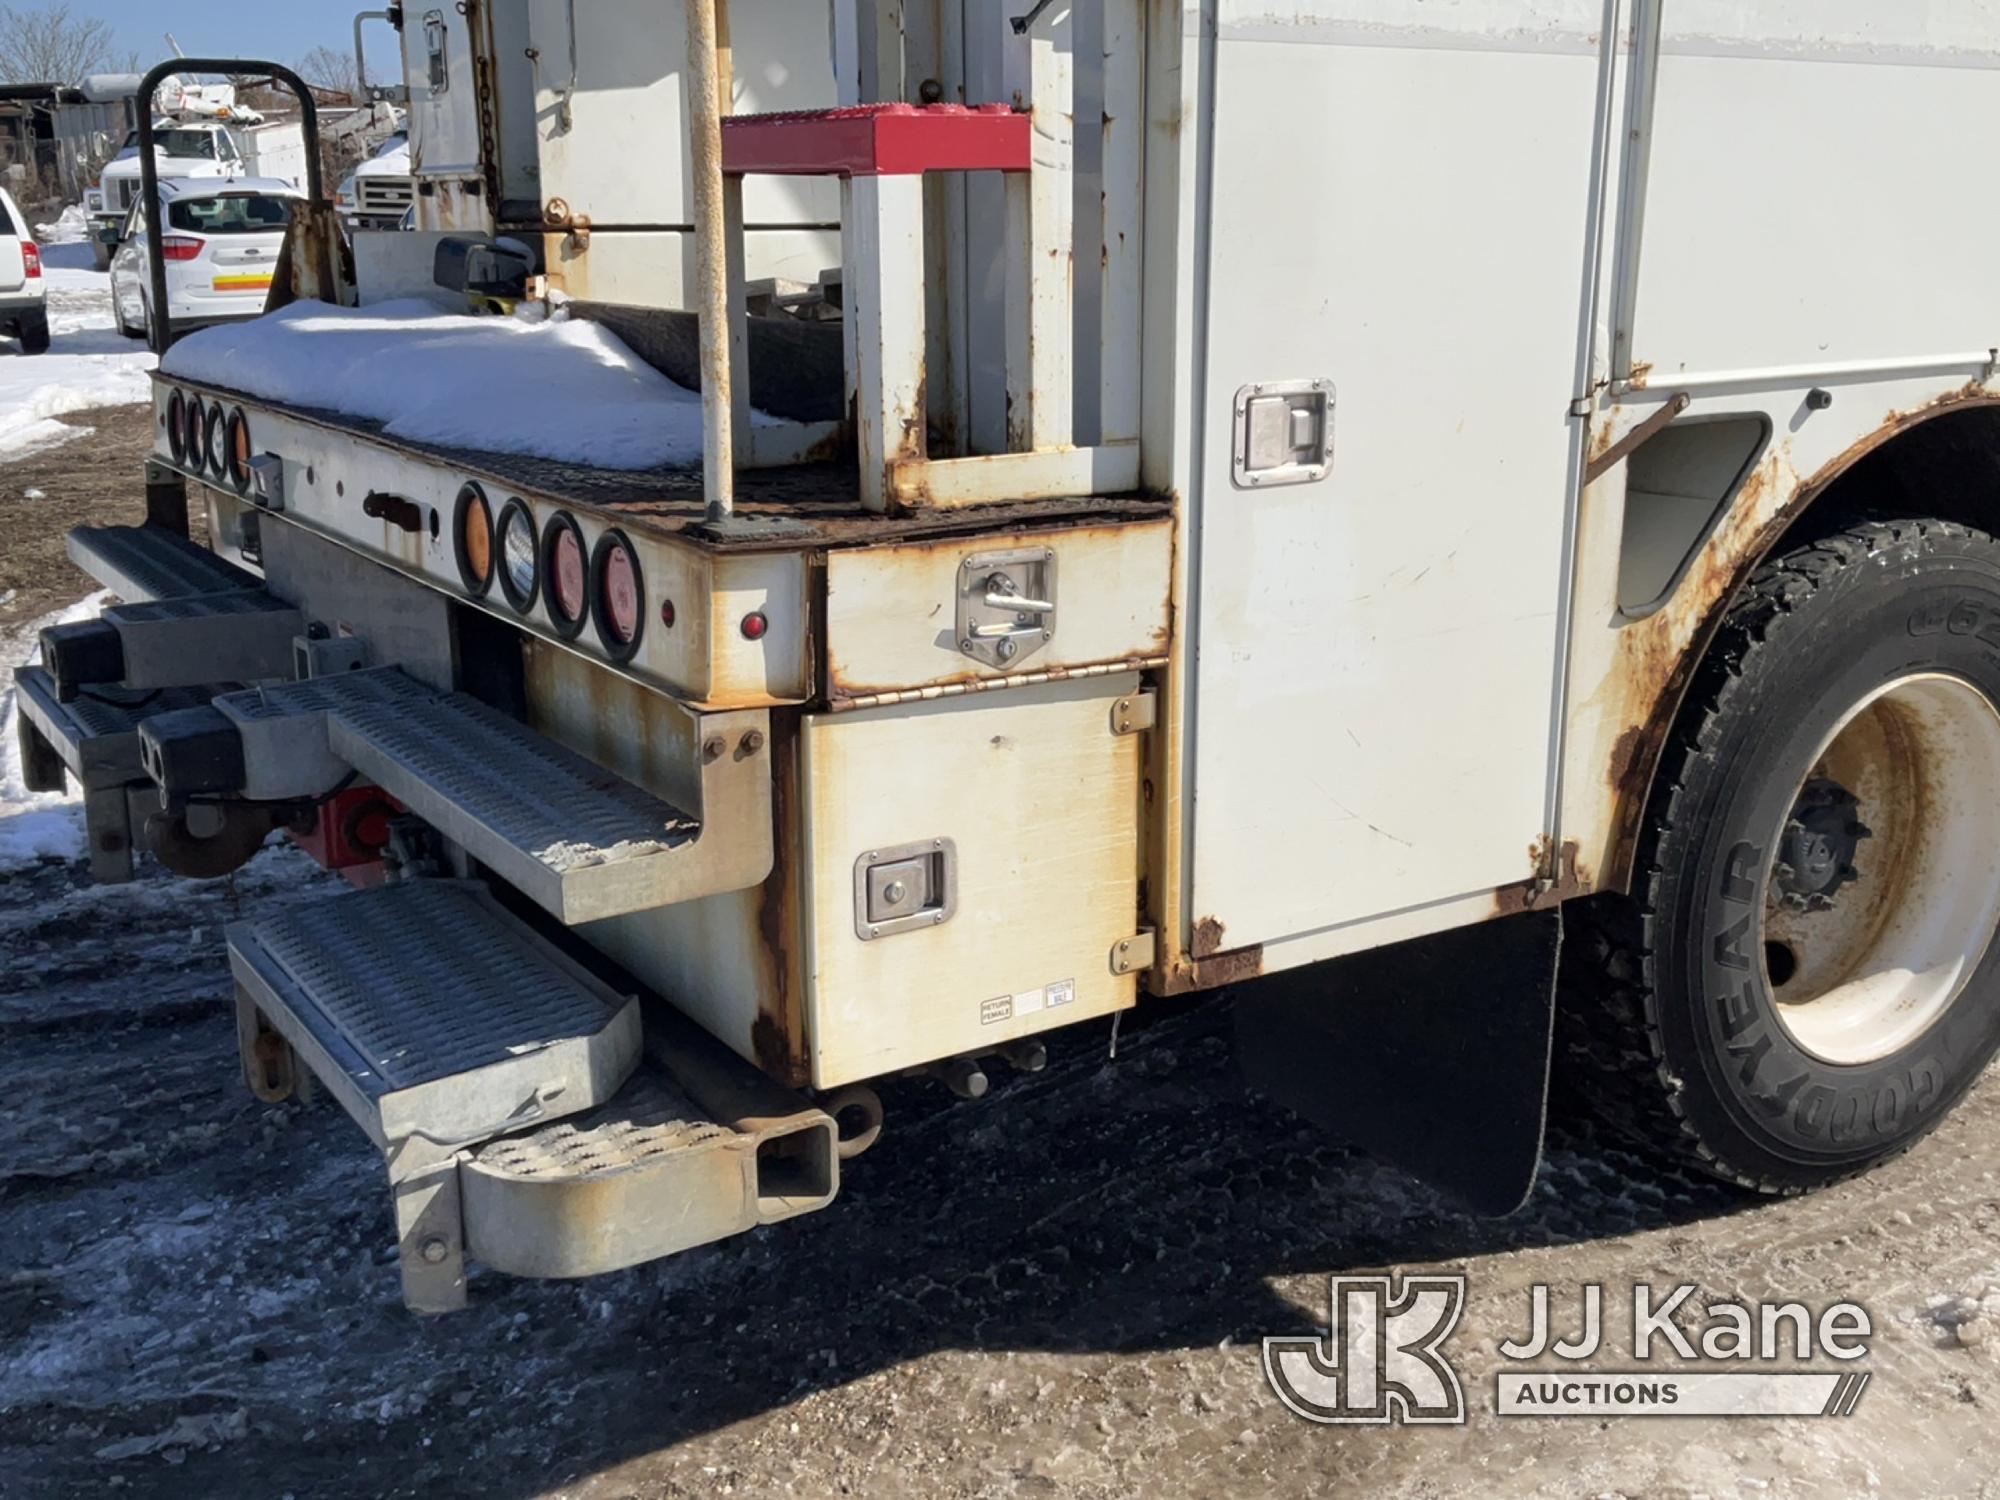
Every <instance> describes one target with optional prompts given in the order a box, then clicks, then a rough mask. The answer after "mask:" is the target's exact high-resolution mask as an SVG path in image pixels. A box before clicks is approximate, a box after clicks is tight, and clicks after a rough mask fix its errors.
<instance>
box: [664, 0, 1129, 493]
mask: <svg viewBox="0 0 2000 1500" xmlns="http://www.w3.org/2000/svg"><path fill="white" fill-rule="evenodd" d="M686 3H687V7H688V48H689V57H688V65H689V87H688V90H687V96H688V101H689V103H688V108H689V112H690V119H689V132H688V134H689V140H690V143H691V146H690V155H691V161H692V167H693V174H694V182H695V194H694V199H695V217H696V240H697V245H698V252H697V259H698V265H699V270H698V273H697V278H696V282H697V288H698V295H697V301H698V304H699V305H698V307H697V309H696V311H697V313H698V315H699V317H700V320H701V325H702V340H701V342H702V376H703V403H704V409H705V413H706V417H707V425H706V434H707V448H706V453H705V465H704V473H705V487H706V492H707V496H708V502H709V522H710V524H711V525H712V526H727V525H730V524H732V522H731V517H732V513H733V472H734V470H735V469H736V468H739V467H748V466H750V465H751V464H753V463H756V462H759V461H761V460H760V459H759V457H758V456H757V455H758V453H759V452H760V451H761V452H776V453H782V452H784V451H786V450H787V444H786V443H785V442H784V441H783V440H782V439H780V440H778V441H776V442H773V441H771V440H770V439H768V438H767V439H766V440H765V441H764V442H762V443H758V444H753V443H752V442H751V440H750V432H751V427H750V423H751V416H750V410H749V393H748V335H747V311H746V301H747V291H748V289H747V286H746V282H745V275H744V259H745V257H744V218H743V192H742V183H743V179H744V178H745V177H748V176H753V175H783V176H822V177H835V178H838V179H839V180H840V183H841V211H842V230H843V235H842V239H843V251H842V297H843V302H844V328H845V345H846V361H845V362H846V383H845V395H846V404H847V409H848V410H849V411H850V412H851V413H852V421H853V429H854V430H853V434H852V435H853V439H854V447H855V450H856V451H857V453H858V461H859V465H860V482H861V496H862V502H863V504H864V505H865V506H866V507H867V508H868V509H869V510H871V511H874V512H877V513H883V514H896V513H906V512H909V511H917V510H926V509H947V508H954V507H962V506H974V505H981V504H993V503H1009V502H1019V501H1024V500H1047V499H1063V498H1071V497H1081V496H1093V495H1110V494H1120V493H1126V492H1129V491H1132V490H1135V489H1137V488H1138V487H1139V480H1140V452H1139V410H1140V400H1139V385H1140V299H1141V290H1142V289H1141V285H1140V280H1141V269H1142V256H1141V248H1140V243H1139V242H1140V231H1141V224H1142V210H1143V203H1142V198H1143V185H1142V177H1143V171H1144V160H1143V141H1142V124H1143V121H1144V119H1145V97H1144V94H1145V85H1144V78H1145V34H1146V28H1145V15H1144V5H1143V0H1099V3H1095V4H1091V5H1089V6H1088V7H1086V6H1085V5H1083V4H1061V5H1055V6H1043V7H1034V8H1032V9H1031V10H1030V11H1029V12H1028V13H1027V14H1026V15H1024V16H1021V17H1016V16H1013V15H1012V14H1011V12H1012V11H1013V10H1014V9H1018V8H1019V7H1013V6H993V5H991V4H989V3H985V0H834V18H835V53H836V68H837V71H838V75H839V80H840V89H841V99H842V103H841V106H840V107H838V108H835V109H830V110H816V111H806V112H798V113H791V114H782V115H745V116H736V115H731V114H729V113H728V112H727V101H728V99H729V96H730V82H729V76H730V67H731V64H730V57H729V40H728V38H729V28H728V3H727V0H686ZM1086 11H1087V13H1086ZM975 18H976V19H975ZM1017 22H1025V25H1022V26H1020V27H1019V29H1017V26H1016V23H1017ZM1086 23H1087V24H1086ZM1083 31H1087V32H1088V34H1089V38H1090V42H1089V46H1088V47H1087V49H1086V51H1087V53H1088V54H1089V55H1088V56H1087V57H1086V58H1085V59H1084V62H1085V64H1086V66H1084V67H1083V68H1081V69H1080V68H1079V66H1078V63H1079V58H1078V45H1079V41H1080V40H1081V37H1080V32H1083ZM975 59H977V60H981V61H983V64H984V67H983V74H984V75H985V76H987V77H989V78H997V82H998V88H997V89H990V90H988V92H994V93H997V94H998V95H999V97H997V98H991V99H979V98H978V97H977V96H978V94H979V93H980V92H981V90H979V89H978V88H975V87H974V86H973V85H972V84H971V83H970V81H969V77H970V75H971V74H972V72H973V71H974V63H975ZM912 93H914V94H916V95H917V96H919V97H920V98H921V99H923V100H924V101H925V102H922V103H917V102H912V101H911V100H910V99H908V98H906V97H904V96H905V95H906V94H912ZM938 95H942V96H943V97H942V98H936V97H935V96H938ZM1080 103H1088V104H1094V105H1096V106H1097V108H1096V109H1095V110H1094V113H1095V115H1096V116H1098V117H1100V118H1101V121H1102V125H1101V133H1098V134H1095V135H1093V136H1092V137H1091V138H1090V139H1089V140H1088V141H1087V145H1088V146H1089V148H1090V149H1089V150H1088V152H1087V153H1079V151H1078V149H1077V146H1078V142H1077V140H1076V139H1075V134H1074V130H1073V120H1074V118H1075V117H1076V116H1077V111H1078V107H1079V104H1080ZM1086 117H1087V116H1086ZM1080 155H1081V156H1087V158H1088V160H1087V162H1086V163H1084V166H1085V167H1086V170H1085V171H1083V172H1082V173H1081V174H1080V173H1079V159H1080ZM975 178H976V179H985V180H986V182H991V181H993V180H995V179H997V182H998V183H999V185H1000V186H999V192H998V194H997V202H996V194H995V193H994V191H993V188H992V187H991V186H987V185H984V183H982V185H980V186H978V187H974V186H972V185H971V181H970V179H975ZM1093 189H1094V191H1093ZM1080 210H1086V211H1082V212H1080ZM1093 240H1094V241H1097V243H1094V244H1093V243H1090V241H1093ZM996 242H997V243H998V245H999V246H1000V249H999V255H998V266H997V267H993V266H982V267H980V268H979V270H980V272H981V273H982V274H973V268H972V261H973V259H974V258H975V257H977V256H980V255H983V254H986V253H988V250H987V247H988V246H991V245H993V244H995V243H996ZM995 269H998V270H999V271H1000V273H1001V274H1000V275H998V276H997V277H996V276H994V275H992V274H990V273H991V272H992V271H993V270H995ZM1093 271H1094V272H1095V274H1092V273H1093ZM996 283H997V295H995V293H994V290H993V288H994V286H995V284H996ZM975 287H977V288H979V291H978V292H977V294H975V292H974V290H973V288H975ZM982 340H983V341H984V349H985V352H986V355H987V357H986V358H984V359H977V360H975V359H973V358H971V357H970V356H969V353H968V351H969V349H970V348H971V346H972V345H973V344H974V343H976V342H980V341H982ZM996 348H997V350H998V351H999V352H1000V357H999V358H994V357H992V356H993V354H994V353H995V351H996ZM1084 348H1087V349H1088V353H1089V356H1090V357H1089V358H1088V360H1087V361H1085V360H1079V358H1078V355H1079V352H1080V351H1081V350H1082V349H1084ZM992 370H1004V380H1001V381H997V382H996V381H995V380H994V378H993V377H992V375H991V374H988V373H987V372H988V371H992ZM1080 376H1081V377H1083V378H1080ZM1092 377H1094V378H1092ZM802 436H803V435H802ZM793 446H799V445H793Z"/></svg>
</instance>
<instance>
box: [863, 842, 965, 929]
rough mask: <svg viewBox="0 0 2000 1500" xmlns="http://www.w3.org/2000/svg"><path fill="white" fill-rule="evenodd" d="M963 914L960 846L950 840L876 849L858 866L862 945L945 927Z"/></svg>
mask: <svg viewBox="0 0 2000 1500" xmlns="http://www.w3.org/2000/svg"><path fill="white" fill-rule="evenodd" d="M957 910H958V846H957V845H956V844H954V843H953V842H952V841H951V840H950V839H922V840H919V841H918V842H917V843H914V844H898V845H896V846H895V847H893V848H887V849H870V850H869V851H868V852H867V853H866V854H864V855H862V856H861V858H859V859H857V860H856V861H855V862H854V935H855V936H856V937H858V938H860V939H861V941H862V942H864V943H868V942H873V941H874V940H875V939H876V938H884V937H888V936H890V935H891V934H893V933H898V932H908V931H911V930H912V929H913V928H919V927H942V926H943V925H944V924H945V923H946V922H949V921H950V920H951V918H952V913H953V912H955V911H957Z"/></svg>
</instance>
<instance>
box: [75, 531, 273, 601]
mask: <svg viewBox="0 0 2000 1500" xmlns="http://www.w3.org/2000/svg"><path fill="white" fill-rule="evenodd" d="M69 555H70V560H71V561H72V562H74V563H75V564H76V565H77V566H78V567H79V568H81V569H83V571H84V572H86V573H88V574H89V575H90V576H91V577H92V578H95V579H96V580H97V581H98V582H99V583H101V584H103V585H104V586H105V587H106V588H108V589H110V590H111V592H112V593H114V594H116V595H117V596H118V597H119V598H120V599H123V600H125V601H126V602H127V603H140V602H143V601H145V600H150V599H180V598H186V597H188V596H190V595H194V594H222V593H228V592H230V591H231V590H234V589H254V588H260V587H262V582H261V580H259V579H258V578H257V577H256V575H255V574H252V573H249V572H246V571H245V570H244V569H242V568H239V567H237V566H236V565H235V564H234V563H232V562H229V561H227V560H226V559H224V558H221V557H217V556H216V555H215V554H214V553H213V552H211V551H209V550H208V549H207V548H206V547H198V546H196V545H195V544H194V543H193V542H191V541H189V540H188V539H187V538H186V537H184V536H181V535H179V534H178V533H176V532H172V531H167V530H164V529H163V528H161V527H158V526H77V527H73V528H72V529H71V531H70V533H69Z"/></svg>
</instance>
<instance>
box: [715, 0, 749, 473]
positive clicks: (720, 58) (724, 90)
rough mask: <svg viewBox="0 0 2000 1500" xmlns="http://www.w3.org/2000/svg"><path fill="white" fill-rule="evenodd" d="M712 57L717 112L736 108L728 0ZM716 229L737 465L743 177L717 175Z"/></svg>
mask: <svg viewBox="0 0 2000 1500" xmlns="http://www.w3.org/2000/svg"><path fill="white" fill-rule="evenodd" d="M715 57H716V70H715V71H716V83H717V90H718V92H719V93H720V95H721V97H722V112H723V113H724V114H725V115H733V114H735V113H736V60H735V52H734V49H733V48H732V47H731V45H730V41H729V0H716V10H715ZM722 234H723V244H724V247H725V252H726V254H727V255H728V259H729V264H728V268H727V280H728V288H729V289H728V296H729V392H730V402H729V424H730V431H731V433H732V435H733V436H734V438H735V455H734V461H735V464H736V467H737V468H739V469H743V468H748V467H749V466H750V459H751V451H752V448H753V447H754V444H753V443H752V442H751V435H752V424H751V419H750V285H749V271H748V267H747V260H748V256H749V246H748V243H747V240H746V238H745V235H744V230H743V179H742V178H741V177H725V178H723V179H722Z"/></svg>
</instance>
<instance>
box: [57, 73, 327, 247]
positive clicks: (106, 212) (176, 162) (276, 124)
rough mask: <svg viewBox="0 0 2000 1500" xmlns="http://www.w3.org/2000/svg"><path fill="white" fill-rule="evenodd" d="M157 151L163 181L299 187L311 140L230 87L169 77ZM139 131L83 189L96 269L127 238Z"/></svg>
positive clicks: (161, 97) (160, 100) (135, 195)
mask: <svg viewBox="0 0 2000 1500" xmlns="http://www.w3.org/2000/svg"><path fill="white" fill-rule="evenodd" d="M155 102H156V103H157V105H158V110H159V113H158V115H157V117H156V119H155V121H154V125H153V130H154V137H153V138H154V149H155V153H156V155H157V158H158V161H157V168H158V172H159V176H160V177H161V178H162V179H163V180H174V179H179V178H190V177H192V178H227V177H263V178H272V179H276V180H279V181H283V182H288V183H290V184H291V185H292V186H293V187H297V186H298V185H299V184H300V183H301V182H302V181H303V180H304V176H305V153H306V139H305V131H304V129H303V127H302V126H301V125H300V124H299V122H298V121H296V120H269V121H267V120H266V119H265V118H264V116H263V115H261V114H259V113H258V112H257V111H256V110H254V109H248V108H245V107H244V106H242V105H240V104H238V103H237V102H236V91H235V89H234V88H232V87H231V86H229V85H228V84H220V83H210V84H195V83H186V84H183V83H181V82H179V81H178V80H171V81H170V82H169V83H168V84H167V85H165V86H164V87H163V88H162V90H161V91H160V93H159V94H157V95H156V96H155ZM141 171H142V168H141V165H140V161H139V133H138V132H137V131H136V130H135V131H133V132H132V133H131V134H130V135H129V136H127V137H126V140H125V144H124V145H123V146H122V147H121V148H120V149H119V151H118V154H117V155H116V156H114V157H112V158H111V160H110V161H108V162H106V163H105V166H104V171H103V173H102V174H101V175H100V177H99V179H98V184H97V186H96V187H94V188H91V189H89V190H88V191H87V192H86V193H85V194H84V208H85V210H86V211H87V212H88V213H89V215H90V222H91V229H92V236H91V238H92V242H93V243H94V245H95V246H96V249H97V268H98V269H99V270H100V271H102V270H105V269H107V268H108V267H109V266H110V264H111V257H112V255H113V254H115V253H116V251H117V249H118V246H119V245H120V244H122V243H123V241H124V232H125V221H126V219H127V218H128V217H129V216H130V214H131V212H132V205H133V204H134V203H137V202H138V201H139V180H140V175H141Z"/></svg>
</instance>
